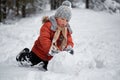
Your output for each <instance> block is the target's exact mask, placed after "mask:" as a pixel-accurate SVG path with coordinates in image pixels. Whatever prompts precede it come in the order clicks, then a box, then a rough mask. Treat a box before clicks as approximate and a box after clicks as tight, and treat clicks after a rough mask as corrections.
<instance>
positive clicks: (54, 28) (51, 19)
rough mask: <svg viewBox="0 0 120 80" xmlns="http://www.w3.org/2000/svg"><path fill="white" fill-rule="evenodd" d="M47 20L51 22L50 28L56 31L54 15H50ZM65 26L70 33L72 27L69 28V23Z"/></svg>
mask: <svg viewBox="0 0 120 80" xmlns="http://www.w3.org/2000/svg"><path fill="white" fill-rule="evenodd" d="M49 21H50V22H51V23H52V25H51V30H53V31H56V29H57V22H56V19H55V17H54V16H50V17H49ZM66 27H67V28H68V30H69V32H70V33H72V29H71V28H70V25H69V24H67V26H66Z"/></svg>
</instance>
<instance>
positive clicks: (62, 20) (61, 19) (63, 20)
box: [56, 18, 68, 27]
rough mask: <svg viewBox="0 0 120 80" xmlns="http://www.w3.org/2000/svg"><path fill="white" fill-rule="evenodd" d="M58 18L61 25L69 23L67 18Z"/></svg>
mask: <svg viewBox="0 0 120 80" xmlns="http://www.w3.org/2000/svg"><path fill="white" fill-rule="evenodd" d="M56 20H57V24H58V25H59V26H60V27H65V26H66V25H67V23H68V21H67V20H66V19H65V18H57V19H56Z"/></svg>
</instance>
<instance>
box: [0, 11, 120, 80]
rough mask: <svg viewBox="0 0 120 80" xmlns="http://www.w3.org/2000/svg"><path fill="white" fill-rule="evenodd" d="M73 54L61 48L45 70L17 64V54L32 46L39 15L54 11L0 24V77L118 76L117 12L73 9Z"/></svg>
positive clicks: (104, 79) (99, 79)
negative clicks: (12, 22) (13, 22)
mask: <svg viewBox="0 0 120 80" xmlns="http://www.w3.org/2000/svg"><path fill="white" fill-rule="evenodd" d="M72 13H73V15H72V19H71V21H70V25H71V28H72V29H73V35H72V36H73V40H74V43H75V46H74V51H75V53H74V55H70V54H68V53H66V52H61V53H60V54H58V55H55V56H54V58H53V59H52V60H51V61H50V62H49V65H48V71H46V72H44V71H42V70H41V69H40V68H38V66H36V67H32V68H31V67H27V68H26V67H18V66H19V65H18V64H17V62H16V61H15V57H16V55H17V54H18V53H19V52H20V51H21V50H22V49H23V48H24V47H28V48H30V49H31V47H32V46H33V43H34V41H35V39H36V38H37V36H38V35H39V28H40V27H41V25H42V23H41V18H42V16H44V15H52V14H54V11H50V12H44V13H43V14H40V15H36V16H35V17H30V18H25V19H22V20H20V21H18V22H16V23H15V24H11V25H3V24H1V25H0V80H120V14H109V13H105V12H95V11H92V10H86V9H72Z"/></svg>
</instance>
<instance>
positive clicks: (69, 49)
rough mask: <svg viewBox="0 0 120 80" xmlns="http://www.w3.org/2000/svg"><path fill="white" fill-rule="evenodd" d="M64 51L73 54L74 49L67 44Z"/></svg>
mask: <svg viewBox="0 0 120 80" xmlns="http://www.w3.org/2000/svg"><path fill="white" fill-rule="evenodd" d="M65 51H67V52H69V53H70V54H72V55H73V54H74V50H73V48H72V46H70V45H68V46H67V48H65Z"/></svg>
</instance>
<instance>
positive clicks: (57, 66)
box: [48, 51, 94, 74]
mask: <svg viewBox="0 0 120 80" xmlns="http://www.w3.org/2000/svg"><path fill="white" fill-rule="evenodd" d="M77 55H78V54H77ZM82 57H84V56H83V55H78V56H76V55H75V54H74V55H71V54H70V53H68V52H66V51H63V52H60V53H59V54H56V55H55V56H54V57H53V58H52V59H51V60H50V61H49V64H48V70H49V71H51V72H57V73H67V74H77V73H79V71H80V70H81V69H82V68H83V67H84V68H85V67H86V68H90V66H91V64H92V66H93V65H94V61H93V58H91V59H90V58H89V60H88V59H85V58H84V59H83V58H82ZM82 63H84V64H82Z"/></svg>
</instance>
